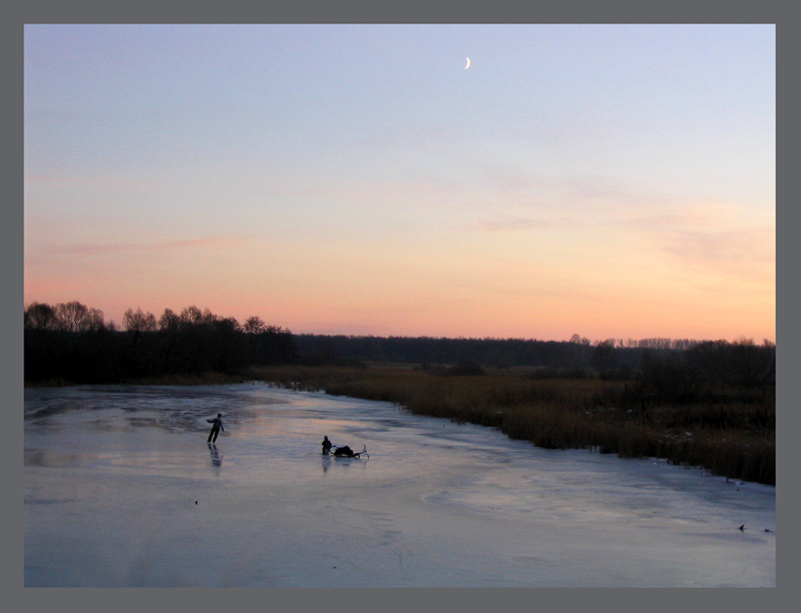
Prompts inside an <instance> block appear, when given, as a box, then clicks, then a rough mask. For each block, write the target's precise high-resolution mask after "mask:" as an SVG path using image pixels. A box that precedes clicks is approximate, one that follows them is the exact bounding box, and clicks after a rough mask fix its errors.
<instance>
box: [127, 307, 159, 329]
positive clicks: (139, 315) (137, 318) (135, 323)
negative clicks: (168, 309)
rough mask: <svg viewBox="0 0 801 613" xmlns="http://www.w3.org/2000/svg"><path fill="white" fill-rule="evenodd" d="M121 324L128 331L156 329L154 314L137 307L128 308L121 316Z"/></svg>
mask: <svg viewBox="0 0 801 613" xmlns="http://www.w3.org/2000/svg"><path fill="white" fill-rule="evenodd" d="M122 325H123V327H124V328H125V329H126V330H128V331H129V332H155V331H156V330H157V329H158V325H157V323H156V316H155V315H153V313H150V312H144V311H142V309H140V308H137V309H136V311H134V310H132V309H128V310H127V311H125V314H124V315H123V317H122Z"/></svg>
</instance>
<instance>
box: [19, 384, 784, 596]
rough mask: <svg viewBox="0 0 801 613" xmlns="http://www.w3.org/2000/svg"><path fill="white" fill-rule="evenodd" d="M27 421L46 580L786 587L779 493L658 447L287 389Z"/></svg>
mask: <svg viewBox="0 0 801 613" xmlns="http://www.w3.org/2000/svg"><path fill="white" fill-rule="evenodd" d="M217 413H221V414H222V416H223V420H224V424H225V426H224V427H225V431H224V432H221V433H220V436H219V438H218V440H217V442H216V444H211V443H210V444H206V438H207V435H208V423H207V420H208V419H210V418H212V417H214V416H215V415H217ZM25 415H26V422H25V423H26V428H25V582H26V585H28V586H87V587H91V586H131V587H133V586H165V587H169V586H199V587H208V586H233V587H247V586H254V587H260V586H299V587H326V586H352V587H395V586H408V587H452V586H477V587H605V586H609V587H646V586H667V587H674V586H675V587H689V586H698V587H727V586H748V587H750V586H755V587H756V586H773V585H775V538H776V535H775V533H774V532H773V530H774V529H775V523H774V522H775V497H774V494H775V490H774V488H771V487H766V486H761V485H756V484H752V483H735V482H727V481H726V480H725V479H721V478H716V477H712V476H709V475H706V474H704V473H702V472H700V471H698V470H694V469H682V468H678V467H675V466H668V465H666V464H665V463H664V462H657V461H655V460H653V459H651V460H621V459H619V458H616V457H614V456H608V455H600V454H593V453H589V452H581V451H548V450H543V449H537V448H534V447H532V446H530V445H529V444H527V443H522V442H519V441H511V440H509V439H507V438H506V437H505V436H503V435H502V434H500V433H499V432H496V431H494V430H490V429H486V428H481V427H476V426H470V425H457V424H454V423H451V422H448V421H445V420H441V419H434V418H421V417H415V416H411V415H407V414H405V413H403V412H402V411H400V410H399V408H398V407H395V406H393V405H391V404H388V403H375V402H366V401H361V400H354V399H349V398H333V397H328V396H324V395H320V394H305V393H294V392H288V391H283V390H276V389H271V388H269V387H268V386H265V385H231V386H209V387H159V386H152V387H129V386H103V387H85V388H82V387H75V388H64V389H33V390H27V391H26V405H25ZM323 435H327V436H329V438H331V440H332V441H333V442H334V443H335V444H341V445H345V444H347V445H350V446H351V447H352V448H354V449H361V448H362V446H363V445H366V446H367V448H369V449H370V457H369V458H368V457H362V458H335V457H333V456H327V455H322V454H321V453H320V440H322V438H323ZM741 525H743V526H744V527H743V530H740V529H739V527H740V526H741ZM766 530H767V531H766ZM221 543H224V546H222V547H221V546H220V545H221ZM321 552H325V554H324V555H321ZM342 552H348V553H347V555H345V554H343V553H342ZM476 552H480V555H477V553H476Z"/></svg>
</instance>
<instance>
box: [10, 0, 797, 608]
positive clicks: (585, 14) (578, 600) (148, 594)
mask: <svg viewBox="0 0 801 613" xmlns="http://www.w3.org/2000/svg"><path fill="white" fill-rule="evenodd" d="M3 13H4V16H5V19H4V20H3V23H4V25H5V26H6V29H5V31H6V37H5V40H6V41H7V45H8V47H7V50H8V60H9V61H8V62H6V63H5V64H4V71H5V73H6V74H5V79H6V80H8V81H9V82H10V87H9V88H8V90H7V91H8V92H9V95H8V96H7V97H5V98H4V105H7V106H8V114H7V117H8V120H7V122H6V123H5V126H6V128H5V134H6V139H5V142H6V143H8V145H9V146H8V147H7V148H6V153H5V155H6V156H7V157H8V163H7V164H5V165H4V166H5V168H6V179H7V181H6V184H7V185H8V186H9V192H10V194H9V201H8V203H6V205H5V206H4V207H3V212H2V215H3V223H2V224H1V225H0V227H2V228H3V229H4V232H5V233H6V235H7V236H6V237H5V238H6V239H7V240H4V241H3V246H4V248H5V249H6V257H5V258H4V262H5V263H6V266H5V270H4V272H3V275H4V281H5V283H7V284H8V285H9V286H10V288H11V289H10V291H9V292H6V293H5V294H4V299H3V300H2V301H0V304H2V307H0V309H2V320H3V323H4V325H3V328H2V330H3V336H2V338H3V341H4V342H3V346H4V347H6V348H7V350H6V352H5V353H4V357H3V359H4V364H3V366H4V367H3V368H2V369H0V370H2V373H3V375H2V376H3V383H4V385H3V388H2V389H3V390H4V391H5V392H6V394H5V399H4V402H3V408H4V410H6V411H7V415H8V417H7V419H8V422H7V423H8V426H9V427H7V428H6V431H5V434H6V437H7V440H6V441H5V442H6V443H7V445H6V450H7V451H6V453H7V454H8V455H7V457H6V462H7V466H9V471H8V472H7V473H6V474H7V475H8V477H7V479H8V482H7V487H8V488H9V493H10V495H9V497H8V498H7V501H8V504H7V505H6V509H5V513H7V514H8V516H7V519H6V521H5V522H3V525H4V526H5V527H6V531H5V533H6V534H7V535H8V539H7V541H6V542H7V543H8V547H5V548H3V549H4V550H5V551H7V552H8V555H7V556H6V557H5V558H4V563H3V571H4V572H3V591H4V593H5V594H6V596H5V597H4V598H3V600H4V601H6V602H7V603H8V604H10V605H11V606H12V609H11V610H12V611H17V610H23V609H24V610H31V609H35V610H40V609H41V610H46V611H47V610H51V609H52V608H53V606H54V605H56V606H59V608H61V606H63V605H67V606H68V607H69V608H70V609H80V610H82V611H86V610H102V611H106V610H108V609H109V605H111V606H112V607H114V608H122V609H128V608H131V609H133V608H137V609H140V608H141V607H142V606H143V605H145V606H147V607H149V608H150V607H153V606H154V605H155V606H159V607H164V608H167V607H170V608H173V607H174V606H175V604H177V603H182V602H185V603H199V604H200V603H202V604H203V606H204V608H206V607H209V608H211V607H215V608H217V607H219V605H221V604H223V603H224V605H225V606H226V608H229V607H241V608H243V609H244V608H245V607H248V608H249V609H252V608H255V607H258V608H259V609H261V608H262V607H264V606H265V605H268V606H269V605H270V604H273V605H274V606H276V607H278V608H279V610H284V609H286V608H288V606H291V608H292V610H293V611H294V610H298V607H299V606H300V607H301V608H302V610H304V611H305V610H313V609H319V608H320V607H321V606H325V607H330V608H332V609H333V608H341V607H347V608H348V609H350V610H353V611H356V610H357V609H361V608H363V607H368V606H372V607H375V606H377V607H379V608H380V610H381V611H394V610H396V609H400V608H401V607H403V608H404V609H407V608H408V607H409V606H410V605H412V606H415V607H417V608H419V607H425V608H427V610H428V609H431V610H434V609H435V608H436V610H437V611H441V610H442V608H443V607H445V608H447V609H448V610H449V611H450V609H451V608H455V607H458V608H459V609H460V610H463V609H470V610H473V609H476V610H485V609H486V608H487V606H488V605H489V606H491V605H492V603H497V605H498V606H502V607H504V609H513V610H525V611H530V610H531V609H532V608H533V607H535V606H537V605H539V606H540V607H542V606H546V607H550V608H557V607H558V609H559V610H560V611H562V610H564V609H565V607H570V608H571V609H573V608H576V609H585V608H586V607H587V605H590V606H592V607H593V609H595V608H597V607H602V608H603V609H605V610H610V611H611V610H614V611H619V610H620V609H621V608H623V607H625V608H627V609H631V610H639V609H642V608H644V607H647V608H649V609H654V608H656V609H660V610H661V609H664V610H668V611H671V612H672V611H674V610H675V609H676V608H678V607H682V608H686V607H688V606H690V607H698V608H699V609H700V608H704V609H709V607H710V606H716V607H717V606H722V607H726V608H727V609H728V610H730V611H732V610H740V609H742V610H744V611H746V610H747V611H749V612H750V611H752V610H753V609H754V607H755V606H759V607H761V608H769V609H771V610H784V609H785V608H789V606H790V605H791V604H792V603H793V602H796V601H797V600H798V589H797V588H796V586H795V585H793V584H792V583H791V582H792V581H793V579H794V578H795V577H797V576H798V572H797V571H798V567H797V565H793V560H792V559H791V558H792V557H793V556H792V553H793V551H794V550H795V547H793V544H794V543H797V537H795V539H794V540H792V541H791V539H792V538H793V535H792V534H791V532H790V521H789V520H790V508H791V506H795V505H794V504H793V503H797V500H796V495H797V492H795V491H791V488H790V486H791V480H790V471H789V466H790V457H791V453H792V452H793V451H794V450H793V449H791V448H790V445H791V440H790V433H791V432H793V431H794V430H795V427H797V420H798V418H797V415H794V414H793V411H792V410H791V404H792V400H794V399H795V397H796V395H797V394H796V392H795V390H791V388H790V381H791V379H790V377H791V376H792V374H793V373H797V372H798V362H797V359H794V356H793V355H792V352H791V348H792V347H793V346H797V343H798V341H799V340H801V339H799V338H798V334H797V332H795V329H794V328H793V327H792V326H791V325H790V323H791V322H790V315H791V312H792V311H791V304H792V305H796V304H797V295H796V292H797V291H798V288H797V283H793V281H794V279H793V277H791V274H790V272H791V269H790V262H791V261H795V256H796V255H797V254H796V253H795V251H797V246H796V244H794V243H793V242H792V240H791V238H792V235H791V232H792V229H793V228H797V227H798V211H797V208H795V207H792V206H791V204H790V202H791V193H792V194H793V195H797V193H798V192H797V190H793V191H791V185H790V181H791V174H790V171H791V168H798V154H797V147H796V148H795V151H794V152H795V155H794V156H793V157H792V159H791V158H790V156H791V153H792V151H791V144H792V143H797V142H798V138H799V129H798V127H797V124H791V122H790V106H789V105H790V102H789V101H790V99H791V98H792V99H794V100H798V99H799V97H798V82H797V75H794V74H793V72H792V68H793V66H795V71H796V73H797V72H798V70H797V64H796V63H795V62H793V61H792V60H794V59H796V55H795V54H796V53H797V43H795V42H794V41H793V35H795V36H798V32H797V29H798V19H799V8H798V4H797V3H796V5H795V6H793V2H792V1H791V0H762V1H750V0H674V2H671V3H670V4H664V5H660V4H657V3H653V2H643V1H637V0H615V1H604V2H601V1H599V0H561V1H560V0H539V1H536V2H535V3H525V2H524V1H523V0H493V2H490V3H481V2H478V1H477V0H462V1H460V2H456V1H455V0H442V1H440V0H422V1H421V0H406V1H403V2H401V1H400V0H398V2H397V4H395V5H388V4H387V3H383V4H380V3H379V2H378V0H376V1H369V0H340V1H338V2H334V1H333V0H328V1H326V0H294V1H290V2H287V0H283V1H282V2H281V3H275V2H272V1H270V0H262V1H261V2H258V1H257V0H253V1H249V0H227V1H226V2H214V1H213V0H196V1H195V2H190V1H188V0H159V1H154V0H140V1H139V2H137V3H136V4H131V5H128V4H123V3H120V2H118V3H112V2H109V1H108V0H107V1H105V2H104V1H102V0H77V1H65V0H61V1H58V0H29V1H27V2H25V0H10V1H8V2H6V3H4V5H3ZM148 22H150V23H158V22H161V23H249V22H256V23H269V22H279V23H280V22H285V23H304V22H308V23H323V22H329V23H772V24H775V25H776V38H777V131H776V135H777V224H776V227H777V230H776V239H777V250H776V268H777V303H776V304H777V307H776V308H777V335H776V341H777V342H776V346H777V354H778V355H777V399H778V405H779V411H778V415H777V439H778V452H777V526H776V528H777V576H776V588H772V589H736V590H735V589H716V588H710V589H703V590H687V589H641V588H636V589H635V588H630V589H619V590H618V589H596V588H587V589H580V590H574V589H542V588H531V589H528V588H525V589H523V588H521V589H453V590H452V589H428V588H426V589H410V588H404V589H390V588H371V589H363V590H358V589H350V588H340V589H295V588H265V589H233V588H230V589H216V588H211V589H182V588H126V589H77V588H70V589H64V588H44V589H43V588H24V587H22V586H23V564H22V562H21V561H22V559H23V556H22V551H23V546H22V545H23V543H22V540H23V530H22V526H23V524H24V514H23V505H22V500H23V496H22V492H23V491H24V488H23V478H22V450H23V437H22V432H23V429H24V422H23V415H22V411H21V407H22V405H23V388H22V381H23V376H22V360H21V359H20V358H21V356H22V347H23V342H22V326H21V317H20V315H21V310H22V308H23V299H24V298H23V288H24V284H23V239H24V211H23V198H24V190H23V181H22V175H23V172H22V170H23V169H22V166H23V160H22V156H21V152H22V151H23V143H24V138H23V135H24V130H23V122H22V108H23V104H22V100H23V96H22V93H23V83H24V77H23V68H22V38H23V33H22V30H23V26H24V24H26V23H148ZM791 162H795V164H794V165H793V166H791ZM793 178H794V177H793ZM792 187H795V185H793V186H792ZM791 258H792V259H791ZM779 332H781V334H779ZM794 341H795V342H794ZM5 361H7V364H6V363H5ZM792 367H795V368H794V369H793V368H792ZM792 571H795V573H793V572H792ZM758 603H759V604H758ZM7 610H8V609H7ZM716 610H719V609H716Z"/></svg>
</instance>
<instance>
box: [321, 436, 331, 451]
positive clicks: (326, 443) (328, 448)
mask: <svg viewBox="0 0 801 613" xmlns="http://www.w3.org/2000/svg"><path fill="white" fill-rule="evenodd" d="M331 447H333V445H332V444H331V441H329V440H328V437H327V436H324V437H323V455H328V454H329V453H331Z"/></svg>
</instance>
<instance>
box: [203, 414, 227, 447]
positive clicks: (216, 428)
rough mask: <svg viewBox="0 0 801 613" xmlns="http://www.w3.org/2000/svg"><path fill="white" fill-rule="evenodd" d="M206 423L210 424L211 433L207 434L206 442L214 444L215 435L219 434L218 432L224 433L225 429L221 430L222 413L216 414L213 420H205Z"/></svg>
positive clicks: (215, 440)
mask: <svg viewBox="0 0 801 613" xmlns="http://www.w3.org/2000/svg"><path fill="white" fill-rule="evenodd" d="M206 421H207V422H209V423H210V424H211V432H209V440H208V441H206V442H208V443H216V442H217V435H218V434H219V433H220V430H222V431H223V432H225V428H223V424H222V413H217V417H215V418H214V419H207V420H206Z"/></svg>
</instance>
